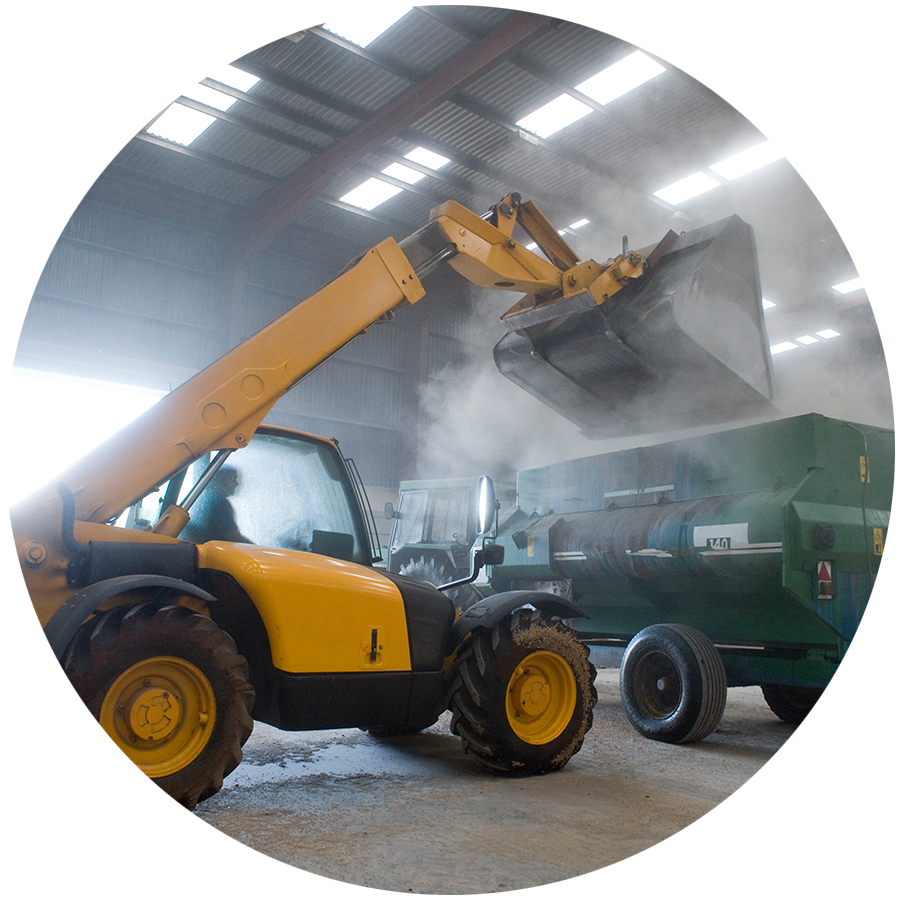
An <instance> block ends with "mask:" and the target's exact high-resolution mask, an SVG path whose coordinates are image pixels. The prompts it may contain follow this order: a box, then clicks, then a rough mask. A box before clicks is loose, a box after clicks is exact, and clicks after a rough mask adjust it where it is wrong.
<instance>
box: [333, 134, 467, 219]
mask: <svg viewBox="0 0 900 900" xmlns="http://www.w3.org/2000/svg"><path fill="white" fill-rule="evenodd" d="M405 158H406V159H408V160H410V162H415V163H418V164H419V165H420V166H425V167H426V168H428V169H434V170H437V169H440V168H441V167H443V166H446V165H447V163H449V162H450V160H449V159H447V157H446V156H441V155H440V154H439V153H433V152H432V151H431V150H426V149H425V148H424V147H416V148H415V149H414V150H410V151H409V153H407V154H406V155H405ZM381 173H382V175H388V176H389V177H391V178H394V179H396V180H397V181H403V182H405V183H406V184H417V183H418V182H420V181H421V180H422V179H423V178H424V177H425V173H424V172H419V171H418V170H416V169H411V168H410V167H409V166H404V165H403V163H398V162H394V163H391V164H390V165H389V166H388V167H387V168H385V169H382V170H381ZM402 190H403V188H400V187H397V185H394V184H388V182H386V181H382V179H380V178H376V177H372V178H369V179H368V180H367V181H364V182H363V183H362V184H361V185H359V186H358V187H355V188H354V189H353V190H352V191H348V192H347V193H346V194H344V196H343V197H341V198H340V199H341V202H342V203H348V204H349V205H350V206H358V207H359V208H360V209H364V210H366V211H368V212H371V210H373V209H375V207H376V206H380V205H381V204H382V203H385V202H386V201H388V200H390V199H391V197H396V196H397V194H399V193H400V191H402Z"/></svg>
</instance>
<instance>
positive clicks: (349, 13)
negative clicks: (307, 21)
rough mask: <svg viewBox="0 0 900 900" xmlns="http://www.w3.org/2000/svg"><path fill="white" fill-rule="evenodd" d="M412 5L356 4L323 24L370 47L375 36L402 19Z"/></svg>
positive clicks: (354, 41) (356, 42) (354, 42)
mask: <svg viewBox="0 0 900 900" xmlns="http://www.w3.org/2000/svg"><path fill="white" fill-rule="evenodd" d="M410 9H411V7H409V6H404V7H402V8H400V9H396V8H395V9H393V10H391V9H387V10H385V9H384V7H383V6H381V5H379V4H373V5H372V6H371V7H369V8H368V9H366V8H365V7H361V6H355V5H354V7H353V8H352V9H349V10H345V11H343V12H337V13H335V15H333V16H329V17H328V20H327V21H326V22H325V23H324V24H323V25H322V27H323V28H324V29H325V30H326V31H330V32H331V33H332V34H336V35H337V36H338V37H342V38H344V39H345V40H348V41H350V42H351V43H353V44H356V45H357V46H359V47H368V46H369V44H371V43H372V41H374V40H375V38H377V37H379V36H380V35H382V34H384V32H385V31H387V30H388V28H390V27H391V26H392V25H394V24H396V23H397V22H399V21H400V19H402V18H403V17H404V16H405V15H406V14H407V13H408V12H409V11H410Z"/></svg>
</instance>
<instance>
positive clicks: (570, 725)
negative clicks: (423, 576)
mask: <svg viewBox="0 0 900 900" xmlns="http://www.w3.org/2000/svg"><path fill="white" fill-rule="evenodd" d="M517 222H518V224H519V225H520V226H522V227H523V229H524V230H525V231H526V232H527V233H528V234H529V235H530V236H531V237H532V238H533V239H534V240H535V241H536V243H537V244H538V246H539V247H540V248H541V250H542V251H543V254H544V257H542V256H539V255H537V254H536V253H532V252H531V251H529V250H528V249H526V248H525V247H524V246H523V245H522V244H521V243H520V242H519V241H518V240H516V239H515V238H514V237H513V227H514V226H515V225H516V223H517ZM656 256H657V260H658V261H659V265H660V269H661V270H663V271H664V270H665V255H664V253H658V254H657V255H656ZM545 257H546V258H545ZM444 261H447V262H448V263H449V264H450V265H451V266H453V267H454V268H455V269H456V270H457V271H459V272H460V273H461V274H462V275H464V276H465V277H466V278H468V279H469V280H470V281H472V282H474V283H475V284H478V285H481V286H485V287H496V288H500V289H503V290H511V291H518V292H519V293H524V294H526V295H527V296H526V297H525V298H524V299H523V300H522V301H520V302H519V303H518V304H517V305H516V307H514V308H513V309H512V310H510V311H509V312H508V313H507V314H506V318H507V319H508V320H515V319H516V317H517V316H520V317H521V321H522V322H523V323H526V324H525V325H523V327H526V325H527V327H534V326H535V323H539V324H542V325H545V324H546V322H547V321H549V320H551V319H553V318H554V317H557V318H561V320H562V321H565V319H566V317H568V316H570V315H572V314H573V313H577V312H578V311H579V310H581V311H584V310H585V309H586V308H599V306H600V304H603V303H605V302H606V301H607V300H608V299H609V298H611V297H613V296H614V295H617V294H619V293H620V292H622V293H623V294H624V293H625V292H627V291H628V290H629V289H630V287H631V286H632V284H633V283H635V284H643V283H644V282H648V284H647V285H646V286H645V289H644V290H643V291H642V293H641V297H642V300H641V302H642V303H648V302H651V301H652V300H653V297H652V294H653V290H652V287H651V285H652V280H653V279H654V276H655V273H654V270H653V268H652V266H651V267H648V264H647V261H646V260H645V259H644V258H643V256H642V255H640V254H638V253H634V252H624V253H623V254H622V255H620V256H617V257H616V258H615V259H611V260H609V261H608V262H607V263H605V264H598V263H596V262H594V261H592V260H589V261H587V262H581V261H580V260H579V259H578V257H577V256H576V255H575V254H574V253H573V252H572V250H571V248H569V247H568V245H567V244H566V243H565V242H564V241H563V240H562V239H561V238H560V237H559V235H558V234H557V231H556V229H555V228H553V226H552V225H550V223H549V222H548V221H547V220H546V219H545V218H544V217H543V216H542V214H541V213H540V211H539V210H538V209H537V208H536V207H535V206H534V205H533V204H531V203H522V202H521V201H520V198H519V197H518V195H515V194H510V195H508V196H507V197H505V198H504V199H503V201H501V202H500V203H498V204H497V205H496V206H495V207H493V208H492V209H491V210H490V212H489V213H488V214H487V215H485V216H478V215H476V214H474V213H472V212H470V211H469V210H467V209H466V208H464V207H462V206H460V205H459V204H457V203H455V202H448V203H445V204H444V205H442V206H440V207H438V208H437V209H435V210H434V211H433V212H432V215H431V221H430V222H429V224H428V225H427V226H425V227H424V228H422V229H421V230H419V231H418V232H416V233H414V234H413V235H411V236H410V237H408V238H407V239H405V240H404V241H402V242H401V243H397V242H396V241H394V240H392V239H387V240H385V241H383V242H382V243H380V244H378V245H377V246H375V247H373V248H372V249H371V250H369V251H368V252H367V253H365V254H364V255H363V256H361V257H360V258H359V259H358V260H356V261H355V262H354V263H353V264H352V265H351V266H350V267H348V268H347V269H346V270H345V271H344V272H343V273H342V274H341V275H340V276H338V278H336V279H335V280H334V281H333V282H331V283H330V284H329V285H327V286H326V287H324V288H323V289H322V290H320V291H319V292H317V293H316V294H314V295H312V296H311V297H309V298H307V299H305V300H303V301H302V302H300V303H298V305H297V306H295V307H294V308H293V309H291V310H289V311H288V312H287V313H285V314H284V315H283V316H281V317H280V318H279V319H277V320H275V321H274V322H272V323H271V324H270V325H268V326H266V327H265V328H263V329H262V330H261V331H260V332H258V333H257V334H256V335H254V336H252V337H250V338H249V339H247V340H246V341H245V342H243V343H242V344H240V345H239V346H238V347H236V348H235V349H233V350H232V351H230V352H229V353H227V354H226V355H225V356H223V357H222V358H221V359H219V360H218V361H217V362H214V363H213V364H211V365H210V366H209V367H207V368H206V369H204V370H203V371H201V372H200V373H198V374H197V375H195V376H194V377H193V378H191V379H189V380H188V381H187V382H185V383H184V384H183V385H181V386H180V387H179V388H177V389H176V390H174V391H172V392H171V393H170V394H168V395H167V396H165V397H163V398H162V399H161V400H160V401H159V402H158V403H157V404H156V405H155V406H154V407H152V408H151V409H150V410H148V411H147V412H146V413H145V414H144V415H142V416H141V417H139V418H138V419H137V420H135V421H134V422H133V423H132V424H131V425H129V426H127V427H126V428H125V429H123V430H122V431H121V432H119V433H118V434H117V435H115V436H114V437H113V438H111V439H110V440H109V441H107V442H106V443H105V444H103V445H102V446H101V447H99V448H98V449H97V450H95V451H93V452H92V453H90V454H88V455H87V456H86V457H84V458H83V459H82V460H81V461H79V462H78V463H76V464H74V465H73V466H72V467H70V468H69V469H68V470H67V471H66V472H64V473H63V475H62V476H61V477H60V479H58V481H55V482H54V483H53V484H51V485H48V486H47V487H46V488H45V489H43V490H40V491H38V492H36V493H35V494H34V495H32V496H31V497H30V498H28V499H27V500H25V501H24V502H22V503H20V504H18V505H17V506H16V507H14V508H13V510H12V523H13V533H14V537H15V541H16V547H17V552H18V555H19V559H20V562H21V565H22V572H23V574H24V578H25V582H26V585H27V587H28V590H29V592H30V595H31V598H32V601H33V604H34V607H35V610H36V612H37V615H38V618H39V620H40V622H41V625H42V626H43V627H44V629H45V633H46V635H47V638H48V640H49V642H50V645H51V647H52V649H53V652H54V653H55V654H56V656H57V658H58V659H59V661H60V662H61V664H62V665H63V667H64V669H65V671H66V673H67V675H68V677H69V679H70V680H71V682H72V684H73V685H74V687H75V689H76V691H77V692H78V694H79V696H80V697H81V698H82V699H83V701H84V702H85V704H86V705H87V706H88V708H89V709H90V710H91V712H92V713H93V714H94V716H95V717H96V718H97V719H98V720H99V722H100V724H101V726H102V727H103V728H104V730H105V731H106V732H107V733H108V734H109V736H110V737H111V738H112V740H113V741H114V742H115V743H116V744H117V745H118V746H119V747H120V748H121V749H122V750H123V751H124V752H125V753H126V754H127V756H128V757H129V758H130V759H131V760H132V761H133V762H135V763H136V764H137V766H138V767H139V768H140V769H142V770H143V771H144V772H145V773H146V774H147V775H148V776H149V777H150V778H152V779H153V780H154V781H156V782H157V784H159V785H160V786H161V787H162V788H163V789H165V790H166V791H167V792H168V793H169V794H170V795H171V796H172V797H174V798H175V799H176V800H178V801H180V802H181V803H182V804H184V805H185V806H187V807H188V808H193V807H194V806H195V805H196V804H197V803H198V802H200V801H202V800H204V799H205V798H207V797H209V796H211V795H212V794H214V793H215V792H216V791H218V790H219V789H220V788H221V786H222V783H223V779H224V777H225V776H226V775H227V774H228V773H229V772H230V771H231V770H232V769H234V768H235V767H236V766H237V765H238V764H239V762H240V760H241V753H242V750H241V748H242V746H243V744H244V742H245V741H246V739H247V738H248V736H249V735H250V733H251V730H252V726H253V720H254V719H255V720H258V721H262V722H267V723H270V724H272V725H274V726H277V727H279V728H283V729H289V730H308V729H320V728H343V727H359V728H363V729H367V730H369V731H370V732H372V733H373V734H376V735H379V734H381V735H388V734H403V733H415V732H417V731H419V730H421V729H423V728H426V727H428V726H429V725H431V724H432V723H433V722H435V721H436V720H437V718H438V716H439V715H440V714H441V713H442V712H443V711H444V710H446V709H448V708H449V709H450V710H451V711H452V720H451V728H452V730H453V731H454V733H456V734H457V735H459V737H460V738H461V741H462V744H463V746H464V748H465V749H466V750H467V751H469V752H471V753H472V754H473V756H474V757H475V758H476V759H477V760H478V761H479V762H480V763H482V764H483V765H484V766H485V767H487V768H488V769H490V770H492V771H495V772H498V773H502V774H510V775H517V774H522V775H530V774H538V773H544V772H549V771H552V770H555V769H559V768H561V767H562V766H564V765H565V764H566V762H567V761H568V760H569V759H570V758H571V756H572V755H573V754H574V753H576V752H577V751H578V749H579V748H580V747H581V745H582V742H583V740H584V737H585V734H586V733H587V731H588V729H589V728H590V727H591V724H592V709H593V706H594V703H595V700H596V692H595V690H594V687H593V680H594V676H595V671H594V668H593V666H592V665H591V664H590V662H589V660H588V654H587V651H586V649H585V647H584V646H583V645H582V644H581V643H580V642H579V640H578V639H577V637H576V634H575V631H574V630H573V629H572V628H571V627H570V626H569V625H568V624H567V620H569V619H572V618H575V617H578V616H581V615H583V613H582V612H581V610H580V609H579V608H578V607H577V606H576V605H575V604H573V603H572V602H570V601H567V600H565V599H563V598H560V597H557V596H553V595H550V594H543V593H537V592H532V591H513V592H508V593H501V594H496V595H493V596H491V597H490V598H487V599H485V600H482V601H480V602H478V603H476V604H474V605H473V606H471V607H469V608H467V609H465V611H462V612H461V611H460V610H458V609H457V608H455V607H454V604H453V603H452V602H451V600H450V599H448V597H447V596H446V595H445V594H444V593H442V592H441V591H440V590H438V589H437V588H436V587H434V586H433V585H430V584H423V583H420V582H417V581H414V580H412V579H409V578H405V577H403V576H400V575H394V574H391V573H388V572H385V571H383V570H380V569H377V568H375V567H374V566H373V563H374V562H376V561H378V560H377V557H376V554H377V552H378V543H377V539H374V538H373V530H372V528H371V527H370V526H371V525H372V524H373V523H372V520H371V513H368V517H367V515H366V512H365V511H366V510H367V503H366V502H364V494H363V493H362V489H361V486H360V484H359V482H358V479H357V478H356V477H355V471H354V469H353V467H352V465H350V464H349V462H348V461H347V460H345V459H344V457H343V455H342V454H341V452H340V451H339V448H338V446H337V444H336V443H334V442H332V441H328V440H325V439H323V438H318V437H313V436H311V435H305V434H299V433H297V432H292V431H288V430H286V429H280V428H274V427H270V426H263V425H262V422H263V419H264V417H265V416H266V414H267V413H268V411H269V410H270V409H271V407H272V406H273V404H274V403H275V401H276V400H277V399H278V398H279V397H280V396H281V395H283V394H284V393H285V392H286V391H287V390H289V389H290V388H291V387H293V386H294V385H295V384H296V383H297V382H299V381H300V380H301V379H302V378H303V377H304V376H305V375H306V374H308V373H309V372H311V371H312V370H313V369H314V368H315V367H316V366H318V365H319V364H320V363H321V362H323V361H324V360H325V359H327V358H328V357H329V356H330V355H331V354H333V353H335V352H336V351H337V350H338V349H340V348H341V347H342V346H343V345H344V344H346V343H347V342H349V341H350V340H351V339H353V338H354V337H355V336H357V335H358V334H361V333H362V332H364V331H365V330H366V329H367V328H368V327H369V326H370V325H372V324H373V323H375V322H377V321H379V320H383V319H387V318H390V317H391V314H392V311H393V310H394V309H395V308H397V307H400V306H402V305H404V304H406V303H415V302H417V301H418V300H419V299H420V298H421V297H422V296H423V295H424V290H423V288H422V283H421V280H422V278H423V277H425V275H427V274H428V273H430V272H431V271H432V270H433V269H435V268H436V267H437V266H438V265H440V264H441V263H443V262H444ZM716 265H717V266H719V267H720V266H721V259H716ZM663 283H667V282H663ZM667 290H668V288H667ZM694 299H695V300H696V297H695V298H694ZM752 300H753V303H755V304H756V305H757V306H758V304H759V298H758V297H755V298H752ZM713 301H714V298H713V297H712V296H711V295H708V294H707V295H705V296H704V298H703V302H704V303H705V302H713ZM747 322H750V323H751V324H750V326H749V331H750V332H751V333H752V334H751V337H752V338H753V340H754V341H755V342H756V344H757V345H759V344H760V329H761V327H762V326H761V322H760V317H759V314H758V310H754V309H748V310H747V314H746V315H745V316H744V317H743V318H742V320H741V327H745V326H746V323H747ZM753 323H755V324H753ZM666 340H668V339H666ZM607 346H612V343H611V342H607ZM615 349H616V352H621V348H619V347H616V348H615ZM598 352H600V353H601V354H602V353H603V352H605V351H604V349H603V348H602V347H601V348H599V350H598ZM642 352H645V353H646V352H651V351H650V350H649V349H648V345H647V344H646V343H645V344H644V345H643V346H642ZM696 357H697V354H696V353H693V354H692V358H691V364H692V365H696ZM660 359H667V360H668V362H669V363H672V362H673V360H672V354H671V352H669V354H668V356H666V355H665V354H663V353H662V352H660ZM745 369H746V367H745ZM763 369H764V371H765V373H766V374H767V372H768V369H767V362H766V363H764V364H763ZM735 380H737V381H739V382H740V391H741V392H744V391H745V390H746V386H747V382H746V379H745V378H744V376H741V375H735ZM763 380H765V379H763ZM757 382H758V379H757ZM720 386H721V387H722V389H723V390H727V389H728V386H729V385H728V380H727V379H720ZM251 438H252V441H251ZM238 450H239V451H240V452H239V453H236V452H235V451H238ZM226 461H227V465H226ZM481 507H482V515H481V516H480V521H479V525H478V529H477V530H478V532H479V534H480V541H481V543H482V545H483V546H482V547H481V549H480V550H479V551H478V554H477V559H476V560H475V561H474V564H475V565H476V566H480V565H491V564H495V563H498V562H500V561H501V558H500V555H499V554H498V552H497V551H498V549H499V548H497V547H496V546H495V545H494V544H493V543H492V530H491V529H492V522H493V519H494V516H495V507H496V503H495V501H494V499H493V494H492V488H491V486H490V484H489V482H485V485H484V493H483V494H482V504H481ZM472 515H473V518H474V517H475V511H474V510H473V512H472Z"/></svg>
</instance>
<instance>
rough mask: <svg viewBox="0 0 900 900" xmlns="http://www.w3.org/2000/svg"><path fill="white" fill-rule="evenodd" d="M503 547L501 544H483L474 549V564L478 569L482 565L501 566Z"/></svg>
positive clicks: (482, 566) (503, 553) (503, 554)
mask: <svg viewBox="0 0 900 900" xmlns="http://www.w3.org/2000/svg"><path fill="white" fill-rule="evenodd" d="M504 556H505V548H504V547H503V545H502V544H485V545H484V546H483V547H482V548H481V549H480V550H476V551H475V565H476V567H477V568H478V569H479V570H480V569H482V568H484V566H502V565H503V558H504Z"/></svg>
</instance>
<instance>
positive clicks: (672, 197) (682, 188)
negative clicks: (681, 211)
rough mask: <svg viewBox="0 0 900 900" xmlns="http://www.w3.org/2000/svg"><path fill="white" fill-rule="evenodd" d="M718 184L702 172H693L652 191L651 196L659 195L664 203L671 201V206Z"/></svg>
mask: <svg viewBox="0 0 900 900" xmlns="http://www.w3.org/2000/svg"><path fill="white" fill-rule="evenodd" d="M719 184H720V182H718V181H716V179H715V178H711V177H710V176H709V175H706V174H705V173H704V172H695V173H694V174H693V175H688V177H687V178H682V179H681V180H680V181H676V182H673V183H672V184H670V185H668V187H664V188H661V189H660V190H658V191H654V192H653V196H654V197H659V199H660V200H664V201H665V202H666V203H671V204H672V206H677V205H678V204H679V203H683V202H684V201H685V200H690V199H691V197H697V196H698V195H700V194H703V193H706V191H709V190H712V188H714V187H718V186H719Z"/></svg>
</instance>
